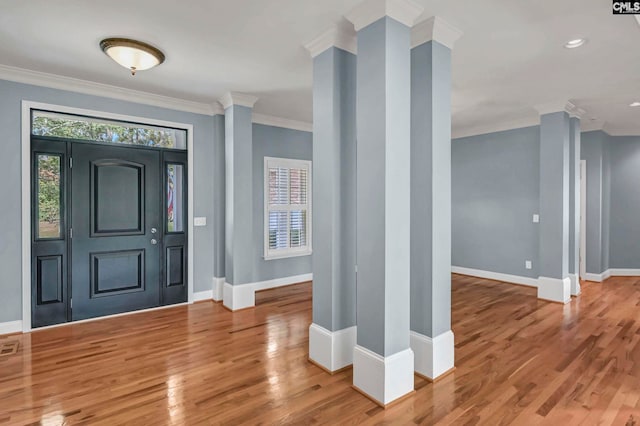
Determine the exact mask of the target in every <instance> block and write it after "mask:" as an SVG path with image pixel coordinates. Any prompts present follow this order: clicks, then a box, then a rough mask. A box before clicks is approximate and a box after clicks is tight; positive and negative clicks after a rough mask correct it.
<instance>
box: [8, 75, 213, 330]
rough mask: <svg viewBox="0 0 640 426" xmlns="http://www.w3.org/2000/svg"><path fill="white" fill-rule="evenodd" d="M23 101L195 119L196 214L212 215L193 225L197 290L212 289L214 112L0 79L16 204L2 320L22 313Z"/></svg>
mask: <svg viewBox="0 0 640 426" xmlns="http://www.w3.org/2000/svg"><path fill="white" fill-rule="evenodd" d="M22 100H29V101H36V102H43V103H51V104H56V105H63V106H70V107H76V108H85V109H90V110H97V111H105V112H110V113H117V114H126V115H132V116H139V117H148V118H154V119H159V120H167V121H174V122H180V123H190V124H193V127H194V131H193V135H194V159H195V164H194V165H193V168H194V181H195V182H194V214H195V216H206V217H207V219H208V225H207V226H206V227H197V228H195V235H194V253H193V256H194V268H195V274H194V278H195V280H194V289H195V291H204V290H211V283H212V282H211V280H212V277H213V276H214V262H213V261H212V260H213V259H214V244H213V241H214V234H213V229H214V227H213V226H212V225H211V224H212V223H213V219H214V180H213V176H212V171H211V163H212V161H213V158H214V155H215V153H214V143H213V135H214V122H215V120H214V118H213V117H211V116H206V115H199V114H192V113H188V112H181V111H173V110H169V109H164V108H158V107H153V106H147V105H140V104H136V103H132V102H125V101H120V100H115V99H108V98H101V97H96V96H89V95H83V94H79V93H73V92H67V91H63V90H56V89H49V88H43V87H38V86H32V85H26V84H20V83H14V82H9V81H4V80H0V128H1V129H2V141H1V143H2V155H3V160H4V176H5V179H6V180H7V183H6V184H5V185H2V186H1V187H0V199H2V201H3V205H4V206H5V207H6V206H13V207H12V208H2V209H0V223H2V224H3V230H2V232H1V233H0V270H2V279H1V280H0V294H2V298H1V299H0V322H6V321H15V320H20V319H21V318H22V303H21V300H22V276H21V246H22V236H21V229H22V222H21V211H20V208H19V207H17V206H20V205H21V188H20V182H21V158H20V155H21V152H20V150H21V111H22V110H21V108H22V106H21V101H22Z"/></svg>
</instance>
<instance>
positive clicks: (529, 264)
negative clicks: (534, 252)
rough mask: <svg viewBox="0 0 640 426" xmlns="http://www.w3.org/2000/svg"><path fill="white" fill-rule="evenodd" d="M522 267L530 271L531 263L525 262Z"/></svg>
mask: <svg viewBox="0 0 640 426" xmlns="http://www.w3.org/2000/svg"><path fill="white" fill-rule="evenodd" d="M524 267H525V268H527V269H531V261H530V260H525V262H524Z"/></svg>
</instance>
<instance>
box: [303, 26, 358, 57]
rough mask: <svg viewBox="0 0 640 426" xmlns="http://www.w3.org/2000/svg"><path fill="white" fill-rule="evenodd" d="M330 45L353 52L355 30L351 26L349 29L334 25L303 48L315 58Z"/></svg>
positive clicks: (354, 47) (355, 44)
mask: <svg viewBox="0 0 640 426" xmlns="http://www.w3.org/2000/svg"><path fill="white" fill-rule="evenodd" d="M331 47H337V48H338V49H342V50H346V51H347V52H351V53H353V54H355V53H356V50H357V40H356V33H355V31H354V30H353V29H352V28H351V29H349V28H344V27H341V26H338V25H334V26H333V27H331V28H329V29H328V30H326V31H325V32H323V33H322V34H320V35H319V36H318V37H316V38H314V39H313V40H311V41H310V42H308V43H306V44H305V45H304V48H305V49H307V50H308V51H309V54H310V55H311V57H312V58H315V57H316V56H318V55H319V54H321V53H322V52H324V51H325V50H327V49H329V48H331Z"/></svg>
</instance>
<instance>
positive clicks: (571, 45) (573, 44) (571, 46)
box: [564, 38, 587, 49]
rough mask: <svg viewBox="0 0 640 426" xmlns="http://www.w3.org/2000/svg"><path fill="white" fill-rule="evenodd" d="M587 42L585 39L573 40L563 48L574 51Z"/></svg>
mask: <svg viewBox="0 0 640 426" xmlns="http://www.w3.org/2000/svg"><path fill="white" fill-rule="evenodd" d="M586 42H587V39H586V38H576V39H574V40H569V41H568V42H566V43H565V44H564V47H566V48H567V49H575V48H576V47H580V46H582V45H583V44H585V43H586Z"/></svg>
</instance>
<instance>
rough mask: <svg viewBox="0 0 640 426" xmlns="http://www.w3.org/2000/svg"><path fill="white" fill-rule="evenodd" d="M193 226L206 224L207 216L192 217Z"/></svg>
mask: <svg viewBox="0 0 640 426" xmlns="http://www.w3.org/2000/svg"><path fill="white" fill-rule="evenodd" d="M193 226H207V218H206V217H194V218H193Z"/></svg>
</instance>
